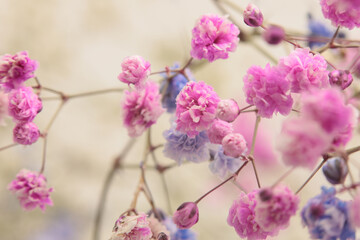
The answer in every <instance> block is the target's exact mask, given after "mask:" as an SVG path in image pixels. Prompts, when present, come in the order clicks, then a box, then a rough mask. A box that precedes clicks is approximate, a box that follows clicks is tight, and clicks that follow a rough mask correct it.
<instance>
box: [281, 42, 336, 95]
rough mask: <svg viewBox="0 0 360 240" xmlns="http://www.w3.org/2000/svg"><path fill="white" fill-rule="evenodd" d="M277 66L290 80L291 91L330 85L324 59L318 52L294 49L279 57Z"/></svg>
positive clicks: (296, 91)
mask: <svg viewBox="0 0 360 240" xmlns="http://www.w3.org/2000/svg"><path fill="white" fill-rule="evenodd" d="M278 67H279V68H280V71H282V72H284V73H285V74H286V78H287V80H288V81H290V83H291V91H292V92H295V93H299V92H302V91H306V90H309V89H310V88H311V87H315V88H324V87H328V86H329V85H330V84H329V76H328V74H329V72H328V71H327V70H326V68H327V62H326V60H325V59H324V57H322V56H321V55H320V54H316V55H313V54H312V53H310V52H309V49H303V48H297V49H295V50H294V51H293V52H292V53H291V54H290V55H289V56H287V57H283V58H281V59H280V62H279V65H278Z"/></svg>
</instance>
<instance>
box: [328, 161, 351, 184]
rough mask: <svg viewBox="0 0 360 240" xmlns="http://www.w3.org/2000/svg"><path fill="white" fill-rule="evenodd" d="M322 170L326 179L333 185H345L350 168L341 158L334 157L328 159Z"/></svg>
mask: <svg viewBox="0 0 360 240" xmlns="http://www.w3.org/2000/svg"><path fill="white" fill-rule="evenodd" d="M322 170H323V173H324V175H325V177H326V179H327V180H328V181H329V182H330V183H331V184H340V183H343V182H344V181H345V178H346V176H347V174H348V167H347V165H346V162H345V160H344V159H343V158H341V157H333V158H330V159H328V160H327V161H326V163H325V165H324V166H323V168H322Z"/></svg>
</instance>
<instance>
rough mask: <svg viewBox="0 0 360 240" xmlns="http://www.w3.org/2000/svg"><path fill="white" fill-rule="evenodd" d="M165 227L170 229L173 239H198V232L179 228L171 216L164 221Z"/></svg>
mask: <svg viewBox="0 0 360 240" xmlns="http://www.w3.org/2000/svg"><path fill="white" fill-rule="evenodd" d="M163 224H164V225H165V227H166V228H167V229H168V230H169V232H170V236H171V238H170V239H171V240H197V238H196V233H195V232H194V231H192V230H190V229H178V228H177V227H176V224H175V223H174V222H173V221H172V219H171V218H169V217H168V218H166V219H165V220H164V221H163Z"/></svg>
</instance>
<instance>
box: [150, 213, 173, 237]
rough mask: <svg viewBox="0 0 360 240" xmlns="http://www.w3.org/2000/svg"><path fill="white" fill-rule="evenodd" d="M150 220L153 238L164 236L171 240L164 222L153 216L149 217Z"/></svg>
mask: <svg viewBox="0 0 360 240" xmlns="http://www.w3.org/2000/svg"><path fill="white" fill-rule="evenodd" d="M148 220H149V227H150V229H151V232H152V234H153V238H155V239H158V238H159V236H162V237H163V238H164V239H169V240H170V232H169V230H168V229H167V228H166V226H165V225H164V224H163V223H162V222H159V220H157V219H156V218H155V217H153V216H151V217H149V218H148ZM164 235H165V236H164ZM166 237H167V238H166Z"/></svg>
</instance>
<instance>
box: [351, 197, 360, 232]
mask: <svg viewBox="0 0 360 240" xmlns="http://www.w3.org/2000/svg"><path fill="white" fill-rule="evenodd" d="M349 214H350V222H351V225H352V226H353V227H357V228H360V192H359V191H358V193H357V194H356V197H355V198H354V200H353V201H352V202H351V203H350V206H349Z"/></svg>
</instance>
